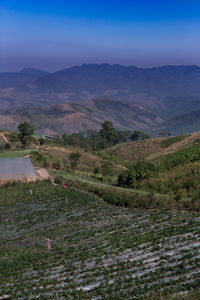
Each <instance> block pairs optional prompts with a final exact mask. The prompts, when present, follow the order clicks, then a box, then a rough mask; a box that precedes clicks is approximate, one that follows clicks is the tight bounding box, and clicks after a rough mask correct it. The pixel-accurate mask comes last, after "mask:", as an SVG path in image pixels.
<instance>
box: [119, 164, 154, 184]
mask: <svg viewBox="0 0 200 300" xmlns="http://www.w3.org/2000/svg"><path fill="white" fill-rule="evenodd" d="M155 171H156V168H155V166H154V164H152V163H151V162H148V161H140V162H138V163H136V164H135V165H133V166H132V167H131V168H130V169H129V170H126V171H122V173H121V174H120V175H119V177H118V185H119V186H127V187H135V186H136V184H137V182H138V181H141V180H143V179H145V178H149V177H150V176H152V175H153V174H154V173H155Z"/></svg>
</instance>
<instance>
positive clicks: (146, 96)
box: [0, 64, 200, 134]
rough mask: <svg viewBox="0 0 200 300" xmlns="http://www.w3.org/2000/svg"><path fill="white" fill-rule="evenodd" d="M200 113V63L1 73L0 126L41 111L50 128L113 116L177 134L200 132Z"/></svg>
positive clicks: (77, 126)
mask: <svg viewBox="0 0 200 300" xmlns="http://www.w3.org/2000/svg"><path fill="white" fill-rule="evenodd" d="M91 99H92V100H91ZM114 100H115V101H114ZM61 104H62V105H61ZM53 110H54V111H55V112H56V117H55V116H53V115H52V113H51V112H52V111H53ZM198 111H200V67H198V66H163V67H155V68H146V69H145V68H137V67H135V66H130V67H126V66H121V65H109V64H101V65H97V64H84V65H81V66H75V67H72V68H67V69H63V70H61V71H57V72H54V73H47V72H45V71H40V70H36V69H33V68H29V69H24V70H22V71H21V72H15V73H0V113H1V116H0V119H1V120H0V127H2V126H3V124H5V125H6V124H7V125H6V126H7V128H8V127H9V128H11V127H15V126H14V123H15V121H14V120H18V119H21V118H22V116H23V118H24V114H25V115H26V118H28V119H30V120H35V118H34V117H33V115H36V116H37V115H40V118H38V119H40V122H42V124H43V123H44V124H43V125H41V124H40V125H39V124H38V125H37V122H36V121H34V122H35V123H36V127H38V129H37V130H39V131H40V130H41V126H44V128H45V132H46V131H48V130H49V131H50V132H63V131H66V132H72V131H76V130H78V131H79V130H81V131H83V130H86V129H90V128H95V129H98V128H99V126H100V123H101V122H102V120H105V119H108V120H111V121H113V122H114V124H115V125H116V127H117V128H118V129H131V130H132V129H143V130H145V131H146V132H148V133H151V132H152V133H153V134H158V132H159V131H160V130H170V131H171V132H172V133H173V134H177V133H179V132H181V133H183V132H190V131H195V130H200V122H199V118H198V115H200V113H199V114H198ZM27 114H28V115H29V117H27ZM30 116H31V117H30ZM56 118H57V122H56ZM36 119H37V118H36ZM54 119H55V121H54ZM142 120H143V121H142ZM16 122H17V121H16ZM44 128H43V129H44Z"/></svg>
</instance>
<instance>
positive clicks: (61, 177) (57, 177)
mask: <svg viewBox="0 0 200 300" xmlns="http://www.w3.org/2000/svg"><path fill="white" fill-rule="evenodd" d="M54 182H55V183H56V184H62V183H64V182H65V178H64V177H63V176H61V175H58V176H56V177H55V178H54Z"/></svg>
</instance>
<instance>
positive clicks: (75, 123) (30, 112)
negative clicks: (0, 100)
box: [0, 98, 164, 135]
mask: <svg viewBox="0 0 200 300" xmlns="http://www.w3.org/2000/svg"><path fill="white" fill-rule="evenodd" d="M105 120H110V121H111V122H113V123H114V126H115V127H116V128H117V129H121V130H122V129H123V130H136V129H138V130H142V131H147V132H150V131H151V128H152V127H156V126H158V125H159V124H160V123H161V122H162V121H164V119H162V118H161V117H160V116H159V114H157V113H156V112H154V111H153V110H151V109H147V108H145V107H143V106H141V105H133V104H127V103H123V102H119V101H114V100H112V99H109V98H99V99H94V100H90V101H86V102H83V103H80V104H78V103H72V104H59V105H52V106H48V107H39V108H30V107H28V108H20V109H17V110H14V111H13V113H12V114H11V112H9V113H8V112H5V113H4V114H3V113H2V114H1V118H0V127H3V128H5V129H10V130H15V129H16V128H17V126H18V123H20V122H22V121H28V122H30V123H32V124H33V125H34V126H35V131H36V133H40V134H47V135H48V134H53V133H63V132H66V133H73V132H79V131H82V132H84V131H87V130H88V129H94V130H99V129H100V127H101V124H102V123H103V122H104V121H105Z"/></svg>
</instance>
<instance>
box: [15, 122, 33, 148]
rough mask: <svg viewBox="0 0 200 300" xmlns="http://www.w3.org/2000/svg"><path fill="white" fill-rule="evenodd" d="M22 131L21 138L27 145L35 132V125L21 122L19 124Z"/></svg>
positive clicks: (24, 144)
mask: <svg viewBox="0 0 200 300" xmlns="http://www.w3.org/2000/svg"><path fill="white" fill-rule="evenodd" d="M18 129H19V132H20V136H19V137H20V140H21V142H22V144H23V147H25V146H26V145H27V144H28V143H29V142H30V140H31V135H32V134H33V133H34V126H33V125H31V124H30V123H28V122H23V123H20V124H19V126H18Z"/></svg>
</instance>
